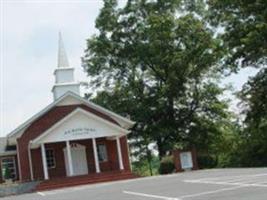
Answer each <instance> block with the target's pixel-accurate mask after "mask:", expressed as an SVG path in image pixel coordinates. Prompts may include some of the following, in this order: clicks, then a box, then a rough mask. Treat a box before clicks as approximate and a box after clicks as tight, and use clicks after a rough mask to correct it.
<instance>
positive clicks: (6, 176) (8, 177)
mask: <svg viewBox="0 0 267 200" xmlns="http://www.w3.org/2000/svg"><path fill="white" fill-rule="evenodd" d="M10 176H11V171H10V169H9V168H8V167H5V170H4V178H5V179H10Z"/></svg>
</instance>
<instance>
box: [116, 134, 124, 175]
mask: <svg viewBox="0 0 267 200" xmlns="http://www.w3.org/2000/svg"><path fill="white" fill-rule="evenodd" d="M116 143H117V152H118V158H119V165H120V170H124V166H123V161H122V155H121V143H120V137H119V136H117V137H116Z"/></svg>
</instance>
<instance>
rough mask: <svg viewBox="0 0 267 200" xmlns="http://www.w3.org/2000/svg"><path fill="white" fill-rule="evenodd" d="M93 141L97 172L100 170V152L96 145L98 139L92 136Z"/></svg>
mask: <svg viewBox="0 0 267 200" xmlns="http://www.w3.org/2000/svg"><path fill="white" fill-rule="evenodd" d="M92 141H93V150H94V158H95V169H96V173H99V172H100V167H99V160H98V154H97V147H96V141H95V138H92Z"/></svg>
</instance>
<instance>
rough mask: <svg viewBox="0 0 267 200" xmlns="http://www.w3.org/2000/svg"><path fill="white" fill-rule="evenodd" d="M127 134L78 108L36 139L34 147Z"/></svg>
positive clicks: (126, 131)
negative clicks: (42, 144)
mask: <svg viewBox="0 0 267 200" xmlns="http://www.w3.org/2000/svg"><path fill="white" fill-rule="evenodd" d="M127 133H129V131H128V130H126V129H123V128H121V127H119V126H118V125H116V124H113V123H111V122H108V121H106V120H104V119H102V118H100V117H98V116H95V115H94V114H92V113H90V112H87V111H85V110H83V109H80V108H77V109H76V110H75V111H73V112H72V113H71V114H69V115H68V116H66V117H65V118H63V119H62V120H60V121H59V122H58V123H57V124H55V125H54V126H52V127H51V128H50V129H48V130H47V131H46V132H45V133H43V134H42V135H41V136H40V137H38V138H36V139H35V140H34V141H33V142H32V144H33V146H34V145H36V146H37V145H38V144H41V143H51V142H61V141H68V140H82V139H88V138H98V137H112V136H116V135H125V134H127Z"/></svg>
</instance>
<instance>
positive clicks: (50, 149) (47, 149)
mask: <svg viewBox="0 0 267 200" xmlns="http://www.w3.org/2000/svg"><path fill="white" fill-rule="evenodd" d="M47 151H53V160H54V166H53V167H49V166H48V162H47V155H48V154H47ZM45 155H46V158H45V159H46V163H47V169H48V170H49V169H55V168H56V166H57V162H56V156H55V150H54V149H53V148H46V149H45Z"/></svg>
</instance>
